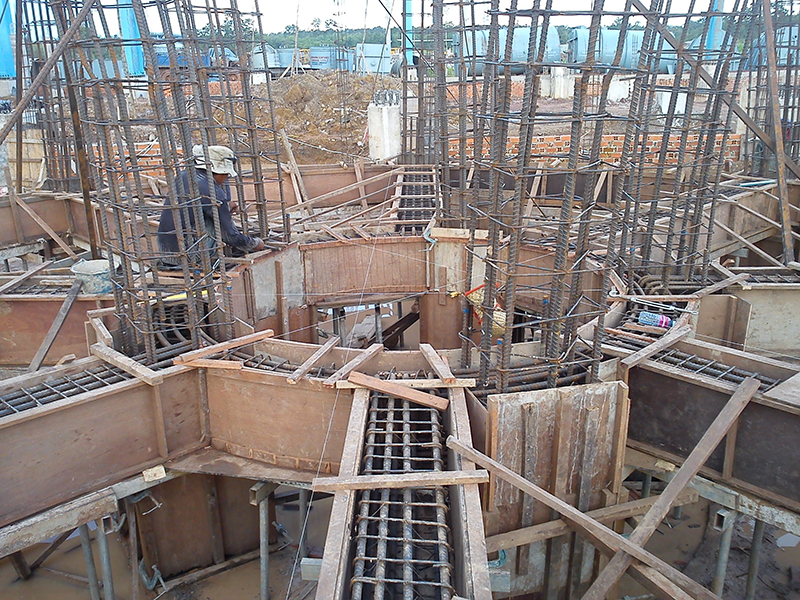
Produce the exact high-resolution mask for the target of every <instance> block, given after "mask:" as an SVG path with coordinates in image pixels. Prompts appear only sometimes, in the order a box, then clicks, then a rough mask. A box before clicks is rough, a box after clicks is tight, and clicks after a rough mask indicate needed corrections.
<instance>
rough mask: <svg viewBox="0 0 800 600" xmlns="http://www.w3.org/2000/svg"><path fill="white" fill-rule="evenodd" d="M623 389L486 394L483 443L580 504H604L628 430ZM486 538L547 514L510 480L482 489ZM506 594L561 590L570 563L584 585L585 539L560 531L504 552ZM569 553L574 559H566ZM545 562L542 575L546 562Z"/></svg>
mask: <svg viewBox="0 0 800 600" xmlns="http://www.w3.org/2000/svg"><path fill="white" fill-rule="evenodd" d="M627 413H628V399H627V388H626V387H625V386H624V384H622V383H620V382H611V383H599V384H592V385H584V386H573V387H568V388H560V389H550V390H541V391H535V392H520V393H514V394H496V395H490V396H489V398H488V414H487V417H488V420H487V446H488V451H489V454H490V456H492V457H493V458H494V459H495V460H497V461H498V462H500V463H501V464H503V465H505V466H507V467H508V468H509V469H512V470H514V471H515V472H517V473H519V474H521V475H522V476H523V477H525V478H526V479H528V480H530V481H532V482H533V483H535V484H536V485H539V486H540V487H543V488H545V489H547V490H548V491H550V492H551V493H553V494H554V495H556V496H558V497H560V498H561V499H563V500H565V501H566V502H569V503H570V504H572V505H574V506H576V507H578V508H580V509H581V510H583V511H586V510H592V509H595V508H600V507H602V506H605V505H607V502H608V499H607V494H606V493H604V491H603V490H608V491H610V492H612V493H618V491H619V486H620V485H621V481H622V455H623V451H624V439H625V434H626V431H627ZM487 508H488V514H487V523H486V526H487V531H486V533H487V535H494V534H498V533H504V532H507V531H512V530H515V529H519V528H520V527H528V526H531V525H535V524H539V523H543V522H546V521H549V520H551V519H552V518H553V515H552V511H550V510H549V509H548V508H547V507H545V506H543V505H542V504H540V503H536V502H534V501H533V500H532V499H531V498H530V497H529V496H525V495H523V494H522V492H521V491H520V490H519V489H517V488H516V487H514V486H512V485H511V484H509V483H508V482H505V481H502V480H500V479H495V480H493V481H492V483H490V485H489V488H488V502H487ZM507 554H508V562H507V564H508V565H510V569H511V574H512V577H511V593H512V595H514V594H523V593H533V592H536V591H542V590H544V589H545V588H546V587H547V586H548V580H549V585H550V586H551V587H554V588H555V589H559V588H563V587H564V586H565V585H566V583H567V580H568V578H569V577H570V567H569V565H571V564H573V561H574V563H575V564H576V565H577V564H580V565H581V567H580V570H579V571H576V575H575V576H576V577H579V578H580V580H581V582H583V583H584V584H585V583H586V582H587V581H588V579H589V577H590V576H591V571H592V565H593V557H594V554H593V552H592V551H591V549H590V548H588V547H583V541H581V540H573V539H572V537H571V536H564V537H563V538H558V539H556V540H552V541H551V542H550V543H547V542H538V543H535V544H530V545H528V546H521V547H518V548H516V549H513V550H509V551H507ZM571 555H572V557H571ZM547 563H550V569H549V576H548V577H546V564H547Z"/></svg>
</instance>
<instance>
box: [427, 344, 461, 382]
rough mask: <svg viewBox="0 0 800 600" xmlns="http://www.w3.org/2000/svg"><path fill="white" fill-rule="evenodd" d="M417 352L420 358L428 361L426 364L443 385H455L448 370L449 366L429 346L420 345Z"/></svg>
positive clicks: (454, 379) (451, 373)
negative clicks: (420, 355) (422, 357)
mask: <svg viewBox="0 0 800 600" xmlns="http://www.w3.org/2000/svg"><path fill="white" fill-rule="evenodd" d="M419 350H420V352H422V356H424V357H425V360H427V361H428V364H429V365H430V366H431V369H433V372H434V373H436V375H437V376H438V377H439V378H440V379H441V380H442V381H443V382H445V383H455V381H456V378H455V376H454V375H453V372H452V371H451V370H450V365H449V364H447V361H446V360H444V359H443V358H442V357H441V356H439V353H438V352H436V350H434V348H433V346H431V345H430V344H420V345H419Z"/></svg>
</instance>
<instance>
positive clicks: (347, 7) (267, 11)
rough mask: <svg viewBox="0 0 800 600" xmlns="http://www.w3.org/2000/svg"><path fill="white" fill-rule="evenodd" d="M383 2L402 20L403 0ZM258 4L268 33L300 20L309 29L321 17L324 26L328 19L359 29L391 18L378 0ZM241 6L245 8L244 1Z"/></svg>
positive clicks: (270, 1) (294, 0)
mask: <svg viewBox="0 0 800 600" xmlns="http://www.w3.org/2000/svg"><path fill="white" fill-rule="evenodd" d="M383 3H384V5H386V7H387V8H389V9H390V10H392V11H393V12H394V13H395V18H396V19H397V20H398V21H400V17H401V13H402V0H383ZM415 4H418V2H415ZM258 5H259V8H260V9H261V12H262V14H263V17H262V19H263V26H264V31H265V33H277V32H281V31H283V30H284V29H285V28H286V26H287V25H294V24H296V23H298V21H299V26H300V29H310V28H311V21H312V20H314V19H319V20H320V23H322V28H323V29H325V21H327V20H328V19H334V20H335V21H336V22H337V23H338V24H339V25H340V26H342V27H347V28H351V29H360V28H362V27H364V25H365V23H366V26H367V27H376V26H378V27H386V25H387V23H388V22H389V15H388V14H387V12H386V10H385V9H384V8H383V7H382V6H381V4H380V2H379V1H378V0H258ZM298 5H300V10H299V12H298ZM240 6H242V8H243V7H244V6H243V3H241V2H240Z"/></svg>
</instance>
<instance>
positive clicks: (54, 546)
mask: <svg viewBox="0 0 800 600" xmlns="http://www.w3.org/2000/svg"><path fill="white" fill-rule="evenodd" d="M73 531H75V530H74V529H69V530H67V531H65V532H64V533H62V534H61V535H60V536H58V537H57V538H56V539H55V540H53V542H52V543H51V544H50V545H49V546H47V548H46V549H45V550H44V552H42V553H41V554H40V555H39V556H38V557H37V558H36V560H34V561H33V562H32V563H31V571H35V570H36V569H38V568H39V567H40V566H41V565H42V563H43V562H44V561H46V560H47V559H48V558H49V557H50V555H51V554H52V553H53V552H55V551H56V550H58V547H59V546H61V544H63V543H64V542H65V541H67V538H68V537H69V536H71V535H72V532H73Z"/></svg>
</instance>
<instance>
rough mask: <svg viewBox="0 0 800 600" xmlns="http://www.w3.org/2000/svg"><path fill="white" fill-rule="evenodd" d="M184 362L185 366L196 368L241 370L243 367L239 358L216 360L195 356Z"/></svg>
mask: <svg viewBox="0 0 800 600" xmlns="http://www.w3.org/2000/svg"><path fill="white" fill-rule="evenodd" d="M185 364H186V366H187V367H196V368H198V369H227V370H229V371H241V370H242V369H243V368H244V363H243V362H242V361H240V360H216V359H213V358H195V359H192V360H190V361H189V362H187V363H185Z"/></svg>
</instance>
